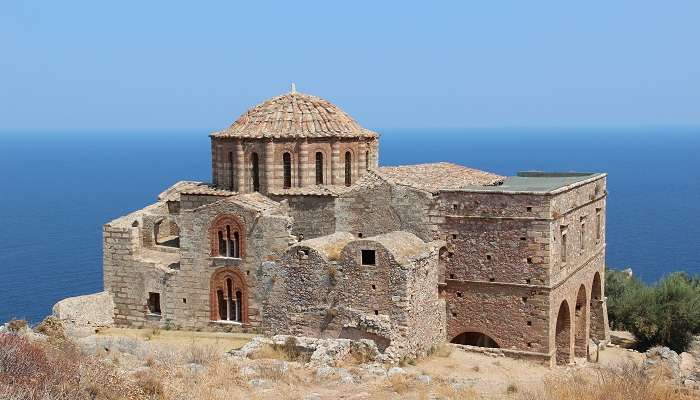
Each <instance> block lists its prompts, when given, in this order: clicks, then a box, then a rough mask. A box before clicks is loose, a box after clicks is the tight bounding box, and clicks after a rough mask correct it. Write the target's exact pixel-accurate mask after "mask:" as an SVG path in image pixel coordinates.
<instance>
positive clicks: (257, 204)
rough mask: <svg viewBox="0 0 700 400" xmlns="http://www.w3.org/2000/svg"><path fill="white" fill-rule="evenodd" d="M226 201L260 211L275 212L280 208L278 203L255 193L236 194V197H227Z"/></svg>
mask: <svg viewBox="0 0 700 400" xmlns="http://www.w3.org/2000/svg"><path fill="white" fill-rule="evenodd" d="M226 200H227V201H233V202H236V203H239V204H241V205H244V206H248V207H251V208H255V209H258V210H260V211H266V210H277V209H279V206H280V203H278V202H276V201H274V200H272V199H270V198H269V197H267V196H264V195H262V194H260V193H257V192H254V193H245V194H238V195H236V196H232V197H229V198H228V199H226Z"/></svg>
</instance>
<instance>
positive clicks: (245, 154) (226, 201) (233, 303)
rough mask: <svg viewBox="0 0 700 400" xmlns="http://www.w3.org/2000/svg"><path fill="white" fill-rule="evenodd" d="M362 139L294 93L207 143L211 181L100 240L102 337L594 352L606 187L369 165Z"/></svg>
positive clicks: (601, 334)
mask: <svg viewBox="0 0 700 400" xmlns="http://www.w3.org/2000/svg"><path fill="white" fill-rule="evenodd" d="M377 139H378V135H377V134H376V133H374V132H371V131H368V130H366V129H364V128H362V127H360V126H359V124H357V123H356V122H355V121H354V120H352V119H351V118H350V117H349V116H348V115H347V114H345V113H344V112H342V111H341V110H340V109H338V108H337V107H335V106H333V105H332V104H330V103H328V102H327V101H325V100H322V99H319V98H317V97H313V96H308V95H302V94H298V93H290V94H287V95H283V96H280V97H276V98H274V99H271V100H269V101H267V102H265V103H263V104H261V105H260V106H257V107H254V108H253V109H251V110H249V111H248V112H247V113H245V114H244V115H243V116H241V118H239V119H238V120H237V121H236V122H235V123H234V124H233V125H232V126H231V127H230V128H228V129H226V130H224V131H221V132H217V133H214V134H212V135H211V140H212V176H213V184H211V185H209V184H204V183H199V182H184V181H183V182H179V183H177V184H175V185H174V186H172V187H171V188H169V189H167V190H166V191H165V192H163V193H162V194H161V195H160V196H159V198H158V201H157V202H156V203H155V204H153V205H150V206H148V207H146V208H144V209H142V210H139V211H136V212H134V213H131V214H129V215H126V216H124V217H121V218H119V219H116V220H114V221H112V222H110V223H108V224H106V225H105V226H104V286H105V291H106V292H107V293H109V295H111V296H112V300H113V302H114V321H115V323H116V324H118V325H122V326H134V327H145V326H148V327H156V326H173V327H182V328H187V329H226V330H230V329H245V328H250V329H255V330H259V331H262V332H265V333H268V334H278V333H279V334H295V335H303V336H313V337H323V338H339V337H340V338H349V339H372V340H374V341H375V342H376V344H377V347H378V348H379V349H380V350H381V351H383V352H384V353H385V355H387V357H388V358H390V359H400V358H403V357H418V356H421V355H424V354H426V353H427V352H428V351H430V349H431V348H433V347H434V346H436V345H438V344H439V343H442V342H453V343H459V344H465V345H471V346H481V347H498V348H500V349H501V351H503V353H505V354H508V355H511V356H513V357H520V358H526V359H531V360H537V361H540V362H542V363H545V364H554V363H555V362H559V363H566V362H569V361H571V360H572V358H573V357H574V356H578V357H585V356H586V354H587V348H588V344H589V340H591V339H592V340H598V341H603V340H606V339H607V338H608V329H607V314H606V308H605V297H604V292H603V283H604V278H605V277H604V273H605V202H606V196H607V190H606V175H605V174H592V173H582V174H577V173H561V174H560V173H552V174H546V173H520V174H518V175H517V176H512V177H501V176H498V175H495V174H491V173H488V172H483V171H478V170H474V169H470V168H466V167H462V166H459V165H455V164H449V163H436V164H421V165H413V166H403V167H379V166H378V140H377Z"/></svg>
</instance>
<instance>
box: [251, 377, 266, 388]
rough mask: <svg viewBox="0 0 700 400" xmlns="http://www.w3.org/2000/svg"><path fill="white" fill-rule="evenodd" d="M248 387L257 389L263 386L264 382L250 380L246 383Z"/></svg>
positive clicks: (261, 380) (262, 380)
mask: <svg viewBox="0 0 700 400" xmlns="http://www.w3.org/2000/svg"><path fill="white" fill-rule="evenodd" d="M248 385H250V386H251V387H254V388H259V387H263V386H265V380H264V379H251V380H249V381H248Z"/></svg>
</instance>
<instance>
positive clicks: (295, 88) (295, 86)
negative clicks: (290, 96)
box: [289, 82, 297, 93]
mask: <svg viewBox="0 0 700 400" xmlns="http://www.w3.org/2000/svg"><path fill="white" fill-rule="evenodd" d="M296 92H297V85H296V84H295V83H294V82H292V90H290V91H289V93H296Z"/></svg>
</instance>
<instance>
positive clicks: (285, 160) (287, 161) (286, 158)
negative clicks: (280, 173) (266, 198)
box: [282, 153, 292, 189]
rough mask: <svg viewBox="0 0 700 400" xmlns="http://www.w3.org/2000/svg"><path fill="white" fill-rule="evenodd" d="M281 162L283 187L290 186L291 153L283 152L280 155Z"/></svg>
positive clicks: (287, 187)
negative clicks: (282, 166)
mask: <svg viewBox="0 0 700 400" xmlns="http://www.w3.org/2000/svg"><path fill="white" fill-rule="evenodd" d="M282 164H283V165H284V168H283V169H284V183H283V185H284V188H285V189H289V188H290V187H292V155H291V154H289V153H284V154H283V155H282Z"/></svg>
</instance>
